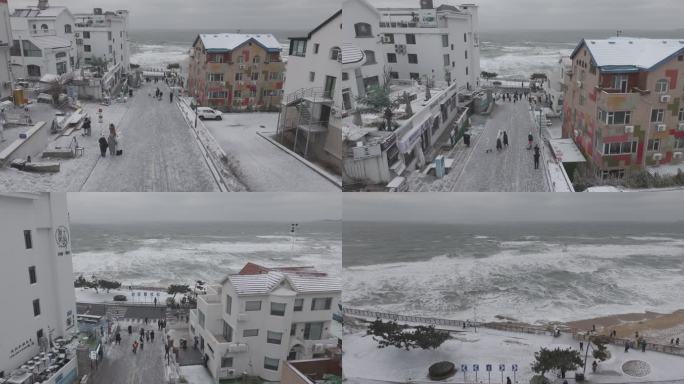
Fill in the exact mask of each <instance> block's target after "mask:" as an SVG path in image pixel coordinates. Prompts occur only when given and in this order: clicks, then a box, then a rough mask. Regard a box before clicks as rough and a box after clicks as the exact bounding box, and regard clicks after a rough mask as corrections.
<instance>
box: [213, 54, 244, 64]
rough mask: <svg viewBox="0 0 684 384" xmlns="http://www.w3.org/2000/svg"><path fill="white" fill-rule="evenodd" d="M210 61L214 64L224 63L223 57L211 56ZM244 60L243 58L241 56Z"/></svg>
mask: <svg viewBox="0 0 684 384" xmlns="http://www.w3.org/2000/svg"><path fill="white" fill-rule="evenodd" d="M209 58H210V60H211V62H212V63H223V55H211V56H210V57H209ZM240 58H242V56H240Z"/></svg>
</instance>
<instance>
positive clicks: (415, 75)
mask: <svg viewBox="0 0 684 384" xmlns="http://www.w3.org/2000/svg"><path fill="white" fill-rule="evenodd" d="M409 79H411V80H419V79H420V74H418V73H417V72H410V73H409Z"/></svg>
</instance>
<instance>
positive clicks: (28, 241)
mask: <svg viewBox="0 0 684 384" xmlns="http://www.w3.org/2000/svg"><path fill="white" fill-rule="evenodd" d="M24 246H25V247H26V249H31V248H33V239H31V230H29V229H27V230H25V231H24Z"/></svg>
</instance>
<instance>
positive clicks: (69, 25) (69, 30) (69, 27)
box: [64, 24, 71, 33]
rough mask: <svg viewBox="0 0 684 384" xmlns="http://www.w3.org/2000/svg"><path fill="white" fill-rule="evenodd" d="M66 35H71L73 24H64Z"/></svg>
mask: <svg viewBox="0 0 684 384" xmlns="http://www.w3.org/2000/svg"><path fill="white" fill-rule="evenodd" d="M64 33H71V24H64Z"/></svg>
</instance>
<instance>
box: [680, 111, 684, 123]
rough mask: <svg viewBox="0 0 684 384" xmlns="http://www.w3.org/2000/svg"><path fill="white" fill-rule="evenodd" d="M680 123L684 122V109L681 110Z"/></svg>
mask: <svg viewBox="0 0 684 384" xmlns="http://www.w3.org/2000/svg"><path fill="white" fill-rule="evenodd" d="M679 121H684V108H679Z"/></svg>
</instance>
